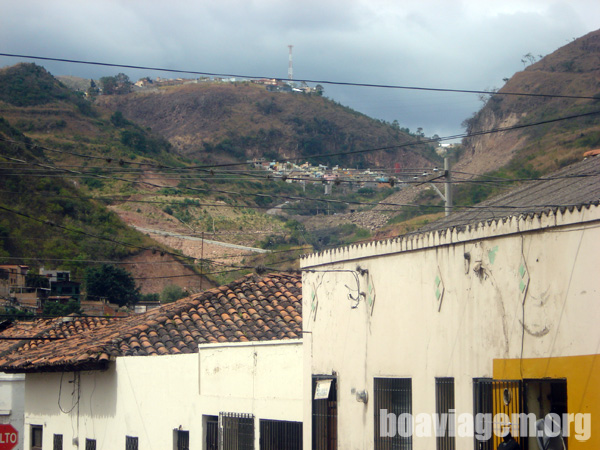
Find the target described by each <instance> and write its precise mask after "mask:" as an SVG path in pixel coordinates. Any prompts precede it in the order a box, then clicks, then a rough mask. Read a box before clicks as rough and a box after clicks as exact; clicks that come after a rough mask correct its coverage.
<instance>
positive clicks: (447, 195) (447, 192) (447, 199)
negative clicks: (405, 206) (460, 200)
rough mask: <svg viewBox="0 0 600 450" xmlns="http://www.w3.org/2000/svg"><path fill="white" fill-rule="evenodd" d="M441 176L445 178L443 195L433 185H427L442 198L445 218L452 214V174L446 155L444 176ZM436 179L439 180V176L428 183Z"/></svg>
mask: <svg viewBox="0 0 600 450" xmlns="http://www.w3.org/2000/svg"><path fill="white" fill-rule="evenodd" d="M442 176H443V177H445V178H446V181H445V183H444V193H443V194H442V193H441V191H440V190H439V189H438V187H437V186H436V185H435V184H433V183H429V184H431V187H432V188H433V189H434V190H435V192H437V194H438V195H439V196H440V197H441V198H442V200H444V211H445V213H446V216H449V215H450V213H451V212H452V174H451V173H450V158H449V157H448V154H447V153H446V155H444V175H442ZM436 178H441V176H438V177H435V178H433V179H432V180H430V181H433V180H435V179H436Z"/></svg>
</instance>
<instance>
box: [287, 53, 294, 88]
mask: <svg viewBox="0 0 600 450" xmlns="http://www.w3.org/2000/svg"><path fill="white" fill-rule="evenodd" d="M292 47H293V45H288V48H289V49H290V62H289V64H288V79H289V80H290V81H292V80H293V79H294V67H293V65H292Z"/></svg>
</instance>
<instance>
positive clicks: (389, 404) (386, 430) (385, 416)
mask: <svg viewBox="0 0 600 450" xmlns="http://www.w3.org/2000/svg"><path fill="white" fill-rule="evenodd" d="M373 395H374V410H375V411H374V414H375V430H374V434H375V450H396V449H398V450H410V449H412V419H410V418H411V417H412V380H411V379H410V378H375V379H374V380H373ZM402 414H407V415H408V416H402ZM399 417H407V419H406V420H403V421H401V423H403V424H405V425H406V427H404V429H402V430H399V429H398V418H399ZM409 427H410V428H409Z"/></svg>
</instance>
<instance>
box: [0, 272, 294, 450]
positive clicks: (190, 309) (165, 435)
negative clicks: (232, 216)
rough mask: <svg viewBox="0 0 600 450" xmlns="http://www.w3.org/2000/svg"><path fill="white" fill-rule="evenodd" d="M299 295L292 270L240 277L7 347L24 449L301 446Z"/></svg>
mask: <svg viewBox="0 0 600 450" xmlns="http://www.w3.org/2000/svg"><path fill="white" fill-rule="evenodd" d="M301 303H302V296H301V284H300V279H299V277H298V276H295V275H280V274H272V275H269V276H265V277H258V276H247V277H245V278H243V279H241V280H239V281H237V282H234V283H232V284H230V285H228V286H222V287H220V288H216V289H212V290H210V291H206V292H204V293H202V294H198V295H196V296H193V297H189V298H187V299H182V300H180V301H177V302H175V303H172V304H169V305H166V306H164V307H162V308H160V309H155V310H152V311H149V312H148V313H146V314H142V315H137V316H132V317H128V318H124V319H113V320H111V321H110V323H96V324H93V325H91V326H89V327H88V328H89V329H88V330H80V331H79V332H78V333H70V334H71V336H67V333H62V334H61V333H56V332H54V333H53V336H55V337H56V338H58V339H57V340H53V341H48V340H44V339H43V338H41V339H37V340H31V341H28V343H27V344H24V345H21V346H20V347H19V348H21V351H19V350H18V349H15V348H13V349H12V352H8V353H5V354H3V355H2V356H0V369H1V370H4V371H6V372H15V373H25V414H24V423H25V426H24V436H23V440H22V441H21V442H22V443H24V445H23V448H24V449H34V448H42V445H43V448H47V449H50V448H53V449H77V448H80V449H81V448H85V449H118V448H124V449H127V450H129V449H132V450H133V449H137V448H141V449H161V450H164V449H170V448H172V449H177V450H180V449H188V448H194V449H216V448H219V447H218V446H219V445H224V446H225V448H229V447H227V446H228V445H234V446H236V448H259V447H260V448H266V449H276V448H284V447H285V448H290V449H294V448H297V449H300V448H301V447H302V424H301V421H302V393H303V385H302V362H303V357H302V340H301V339H300V338H301V327H302V324H301V320H302V319H301ZM81 321H83V322H86V319H73V322H81ZM105 321H106V320H105ZM106 322H108V321H106ZM49 336H50V334H49V333H46V334H45V335H44V337H49ZM282 442H283V443H284V444H282ZM282 445H283V446H284V447H282Z"/></svg>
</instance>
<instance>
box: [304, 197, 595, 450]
mask: <svg viewBox="0 0 600 450" xmlns="http://www.w3.org/2000/svg"><path fill="white" fill-rule="evenodd" d="M582 219H583V220H584V221H586V222H585V223H582ZM599 219H600V213H599V211H598V208H595V207H593V208H591V209H584V210H583V212H582V213H580V212H578V211H574V212H572V213H570V212H566V213H565V214H561V213H559V215H558V216H554V215H550V216H545V217H542V218H531V217H530V218H527V219H523V220H519V221H518V220H516V219H514V220H512V221H509V222H506V223H502V222H500V223H499V224H491V225H489V226H481V227H478V228H475V229H469V230H466V231H464V232H460V233H458V232H456V231H455V232H453V233H451V234H450V233H448V234H447V235H445V234H439V233H431V234H429V235H426V236H419V237H414V238H411V239H408V238H407V239H403V240H398V241H392V242H379V243H372V244H366V245H361V246H357V247H349V248H345V249H343V250H338V251H332V252H326V253H324V254H317V255H312V256H309V257H307V258H305V259H304V260H303V262H302V267H303V269H304V270H305V272H304V275H303V299H304V304H303V311H304V312H305V313H304V319H303V326H304V330H305V332H307V334H306V335H305V336H309V335H310V339H309V338H305V346H304V349H305V361H307V364H308V365H309V367H310V369H305V374H304V376H305V378H306V379H307V380H310V378H309V377H310V376H311V374H331V373H333V372H335V373H336V374H337V380H338V431H339V433H338V439H339V441H338V446H339V448H344V449H368V448H373V436H374V420H373V416H374V411H373V401H372V400H371V401H369V403H367V405H365V404H363V403H359V402H357V401H356V399H355V396H354V394H353V393H352V392H353V390H363V389H365V390H367V391H368V392H369V394H371V395H372V390H373V378H374V377H407V378H411V379H412V410H413V414H417V413H420V412H425V413H434V412H435V378H436V377H454V378H455V401H456V413H457V414H460V413H462V412H467V413H472V412H473V391H472V379H473V378H475V377H492V362H493V359H494V358H519V357H521V356H523V357H524V358H533V357H541V356H544V357H548V356H570V355H588V354H596V353H597V352H598V343H599V342H600V328H599V327H598V326H597V323H598V318H599V317H600V302H598V297H599V295H600V277H598V252H599V250H600V244H599V243H600V228H599V227H598V225H599V224H600V223H599V222H598V220H599ZM466 254H468V255H469V258H470V259H467V258H466V257H465V255H466ZM523 262H525V266H526V268H527V273H528V277H529V280H530V281H529V285H528V289H527V290H526V293H527V295H526V297H525V304H524V308H523V302H522V301H523V298H524V297H523V294H522V291H521V290H520V282H521V281H522V280H523V279H522V278H521V275H520V271H519V269H520V267H521V265H522V263H523ZM357 266H360V268H361V269H366V270H368V274H365V275H358V280H359V282H360V287H359V286H357V282H356V278H355V276H354V274H352V273H350V272H349V271H356V268H357ZM311 271H312V272H311ZM345 271H348V272H345ZM437 277H439V278H440V279H441V284H440V286H443V289H444V293H443V297H442V302H441V307H440V304H439V303H438V301H437V298H436V295H435V291H436V278H437ZM524 280H525V281H526V280H527V276H526V277H525V279H524ZM358 288H360V291H362V292H364V293H365V294H366V295H365V297H364V298H361V300H360V302H359V303H358V305H357V306H356V302H355V301H353V300H352V299H350V298H349V295H352V296H354V297H356V295H357V292H358ZM369 301H374V303H373V307H372V308H371V307H370V306H369ZM353 306H356V307H355V308H353ZM438 308H439V311H438ZM523 317H524V323H525V332H523V327H522V326H521V322H522V320H523ZM522 339H523V341H522ZM522 342H523V355H521V344H522ZM309 370H310V373H308V371H309ZM371 398H372V397H371ZM310 402H311V397H310V388H309V387H306V388H305V404H304V406H305V409H304V424H305V425H304V430H305V431H304V438H305V440H304V448H305V449H307V450H308V449H310V446H311V445H310V424H311V416H310V411H311V403H310ZM456 443H457V448H458V449H472V448H473V439H472V438H457V440H456ZM435 446H436V443H435V438H434V437H431V438H413V448H414V449H415V450H419V449H431V448H435Z"/></svg>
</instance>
